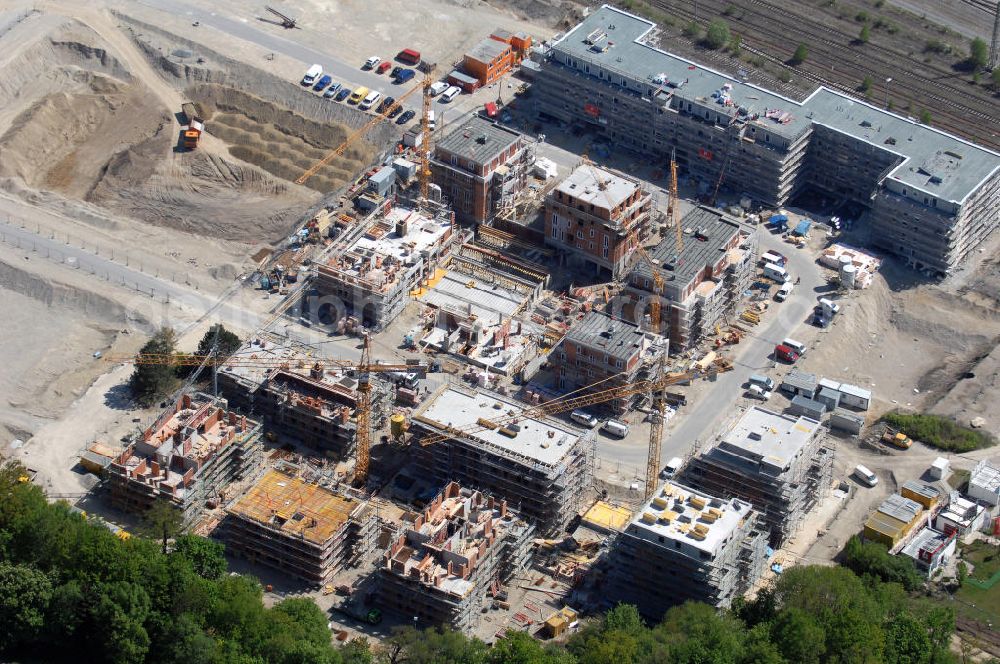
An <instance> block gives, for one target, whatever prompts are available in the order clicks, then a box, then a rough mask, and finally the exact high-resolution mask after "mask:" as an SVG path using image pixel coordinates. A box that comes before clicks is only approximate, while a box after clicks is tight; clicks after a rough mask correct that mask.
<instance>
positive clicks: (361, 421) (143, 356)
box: [105, 335, 429, 485]
mask: <svg viewBox="0 0 1000 664" xmlns="http://www.w3.org/2000/svg"><path fill="white" fill-rule="evenodd" d="M105 359H106V360H107V361H109V362H130V363H132V364H136V365H141V364H159V365H165V366H173V367H186V366H200V365H202V364H203V363H204V364H208V365H211V366H213V367H218V366H222V365H228V366H233V367H246V368H256V369H287V368H288V367H289V364H290V361H289V360H288V359H287V358H273V359H265V358H257V357H244V356H240V355H237V356H233V357H230V358H221V357H218V356H216V355H214V354H213V355H185V354H169V353H165V354H164V353H137V354H135V355H106V356H105ZM305 365H306V362H305V361H303V360H300V364H299V366H300V367H304V366H305ZM324 366H329V367H336V368H339V369H346V370H348V371H354V372H356V374H357V379H358V407H357V415H356V417H357V425H358V434H357V438H358V449H357V463H356V464H355V467H354V480H355V483H356V484H359V485H364V484H365V482H367V481H368V471H369V468H370V463H371V439H372V432H371V419H370V418H371V375H372V374H376V373H379V374H382V373H396V372H407V373H417V374H426V373H427V370H428V368H429V367H428V365H427V364H426V363H423V362H420V361H417V360H408V361H406V362H405V363H399V364H396V363H388V362H381V361H379V360H374V361H373V360H372V359H371V341H370V339H369V337H368V336H367V335H366V336H365V338H364V344H363V345H362V350H361V359H360V360H341V359H323V360H317V361H316V362H314V363H313V366H312V369H314V370H316V371H320V370H322V369H323V368H324Z"/></svg>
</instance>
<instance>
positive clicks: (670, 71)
mask: <svg viewBox="0 0 1000 664" xmlns="http://www.w3.org/2000/svg"><path fill="white" fill-rule="evenodd" d="M654 27H655V24H654V23H653V22H651V21H648V20H646V19H644V18H641V17H639V16H635V15H633V14H629V13H628V12H625V11H622V10H620V9H616V8H614V7H611V6H608V5H604V6H603V7H601V8H599V9H597V10H596V11H594V12H592V13H591V14H590V15H589V16H588V17H587V18H585V19H584V20H583V21H582V22H580V23H579V24H577V25H576V27H574V28H573V29H571V30H570V31H569V32H567V33H566V35H565V36H563V38H562V39H560V40H559V41H558V42H556V43H555V44H554V45H553V47H552V48H553V50H555V51H558V52H562V53H564V54H565V55H569V56H570V57H572V58H574V59H577V60H580V61H582V62H590V63H594V64H596V65H598V66H600V67H602V68H603V69H605V70H608V71H614V72H615V73H618V74H624V75H625V76H626V78H629V79H632V80H633V81H635V82H637V83H638V84H639V85H640V86H641V87H642V90H641V94H643V96H645V97H649V96H651V94H652V92H654V91H655V90H657V89H658V88H660V87H661V86H662V85H663V84H664V83H661V82H659V81H664V82H665V81H669V82H670V83H671V84H672V85H678V86H679V87H677V88H676V89H675V91H674V94H675V95H676V96H678V97H679V98H683V99H685V100H691V101H695V100H699V103H701V104H702V105H704V104H706V103H708V104H710V106H711V108H712V109H713V110H714V111H715V112H717V113H721V114H726V115H730V116H731V115H732V114H733V113H735V112H736V109H738V108H739V107H740V106H743V107H752V110H753V112H754V113H760V118H759V119H757V120H754V121H753V123H754V124H757V125H758V126H762V127H764V128H766V129H767V130H768V131H771V132H774V133H777V134H780V135H784V136H787V137H789V138H794V137H796V136H799V135H801V134H802V133H804V132H805V131H806V130H807V129H808V128H809V126H810V125H812V124H818V125H823V126H826V127H829V128H831V129H833V130H836V131H839V132H841V133H844V134H847V135H850V136H853V137H854V138H856V139H858V140H860V141H864V142H866V143H869V144H870V145H872V146H874V147H876V148H878V149H880V150H886V151H889V152H893V153H895V154H898V155H899V157H900V161H901V163H899V164H898V165H897V166H896V167H895V168H894V169H893V170H892V171H891V172H890V174H889V176H888V177H889V178H891V179H895V180H898V181H899V182H901V183H904V184H907V185H909V186H911V187H914V188H916V189H919V190H921V191H925V192H927V193H929V194H932V195H934V196H935V197H938V198H940V199H942V200H948V201H955V202H962V201H964V199H965V198H966V197H967V196H968V195H969V194H970V193H972V192H973V191H975V189H976V188H977V187H978V186H979V185H980V184H981V183H982V182H983V180H985V179H986V178H987V177H989V176H990V175H991V174H992V173H993V172H995V171H996V170H997V169H1000V154H998V153H996V152H994V151H992V150H989V149H987V148H984V147H981V146H978V145H976V144H974V143H972V142H970V141H967V140H965V139H963V138H959V137H957V136H953V135H951V134H948V133H946V132H943V131H940V130H938V129H934V128H933V127H928V126H926V125H922V124H920V123H919V122H917V121H916V120H911V119H908V118H905V117H902V116H899V115H896V114H894V113H890V112H888V111H884V110H882V109H880V108H877V107H876V106H873V105H871V104H868V103H866V102H863V101H861V100H859V99H855V98H853V97H849V96H848V95H845V94H843V93H841V92H837V91H835V90H830V89H828V88H826V87H820V88H818V89H817V90H815V91H814V92H813V93H812V94H810V95H809V97H807V98H806V99H805V100H804V101H802V102H798V101H794V100H792V99H789V98H787V97H784V96H782V95H780V94H777V93H774V92H771V91H770V90H766V89H764V88H761V87H758V86H756V85H750V84H747V83H743V82H741V81H739V80H737V79H735V78H732V77H730V76H727V75H725V74H722V73H719V72H717V71H714V70H712V69H709V68H707V67H704V66H702V65H699V64H697V63H695V62H692V61H690V60H687V59H685V58H682V57H680V56H677V55H673V54H672V53H668V52H666V51H663V50H661V49H659V48H657V47H655V46H652V45H649V44H645V43H641V42H640V40H642V39H648V38H649V37H650V35H649V32H650V31H651V30H652V29H653V28H654ZM594 33H597V34H600V33H603V34H604V35H605V37H604V38H603V39H600V40H599V43H598V44H596V45H593V46H592V45H591V44H588V43H586V40H587V38H588V36H589V35H591V34H594ZM595 49H596V50H595ZM726 85H728V86H730V89H729V90H728V96H729V98H730V99H731V101H732V105H731V106H724V105H723V104H720V103H717V102H718V100H717V99H713V98H712V94H713V93H714V92H716V91H719V90H721V89H722V88H723V86H726ZM634 87H635V86H633V89H634ZM768 111H769V112H770V113H767V115H773V116H774V117H767V116H766V115H765V112H768ZM890 139H892V140H890Z"/></svg>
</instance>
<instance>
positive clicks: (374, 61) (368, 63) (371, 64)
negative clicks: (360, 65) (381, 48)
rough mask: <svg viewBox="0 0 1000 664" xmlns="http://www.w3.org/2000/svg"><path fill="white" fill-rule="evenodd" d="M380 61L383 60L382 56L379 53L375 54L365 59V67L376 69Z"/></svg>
mask: <svg viewBox="0 0 1000 664" xmlns="http://www.w3.org/2000/svg"><path fill="white" fill-rule="evenodd" d="M380 62H382V58H380V57H378V56H377V55H373V56H372V57H370V58H368V59H367V60H365V69H375V67H378V65H379V63H380Z"/></svg>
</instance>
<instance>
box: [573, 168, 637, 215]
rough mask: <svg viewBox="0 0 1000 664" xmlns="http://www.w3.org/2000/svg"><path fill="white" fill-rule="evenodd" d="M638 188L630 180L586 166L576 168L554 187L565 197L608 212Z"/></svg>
mask: <svg viewBox="0 0 1000 664" xmlns="http://www.w3.org/2000/svg"><path fill="white" fill-rule="evenodd" d="M598 178H600V180H598ZM638 188H639V185H638V183H636V182H633V181H632V180H629V179H627V178H623V177H622V176H620V175H616V174H614V173H612V172H611V171H607V170H605V169H603V168H598V167H597V166H590V165H587V164H583V165H581V166H577V167H576V169H574V170H573V172H572V173H570V174H569V175H568V176H566V178H565V179H563V181H562V182H560V183H559V184H558V185H557V186H556V190H557V191H561V192H563V193H564V194H566V195H567V196H572V197H573V198H576V199H577V200H580V201H583V202H585V203H590V204H593V205H595V206H597V207H601V208H605V209H608V210H613V209H614V208H616V207H618V206H619V205H621V204H622V203H623V202H624V201H625V200H627V199H628V197H629V196H631V195H632V194H634V193H635V190H636V189H638Z"/></svg>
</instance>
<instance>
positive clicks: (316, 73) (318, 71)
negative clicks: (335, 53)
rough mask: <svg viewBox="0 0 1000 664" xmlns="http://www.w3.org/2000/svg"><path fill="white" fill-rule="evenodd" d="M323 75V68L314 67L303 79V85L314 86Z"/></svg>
mask: <svg viewBox="0 0 1000 664" xmlns="http://www.w3.org/2000/svg"><path fill="white" fill-rule="evenodd" d="M322 75H323V68H322V67H320V66H319V65H313V66H312V67H310V68H309V71H307V72H306V75H305V76H303V77H302V85H312V84H313V83H315V82H316V81H317V80H319V77H320V76H322Z"/></svg>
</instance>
